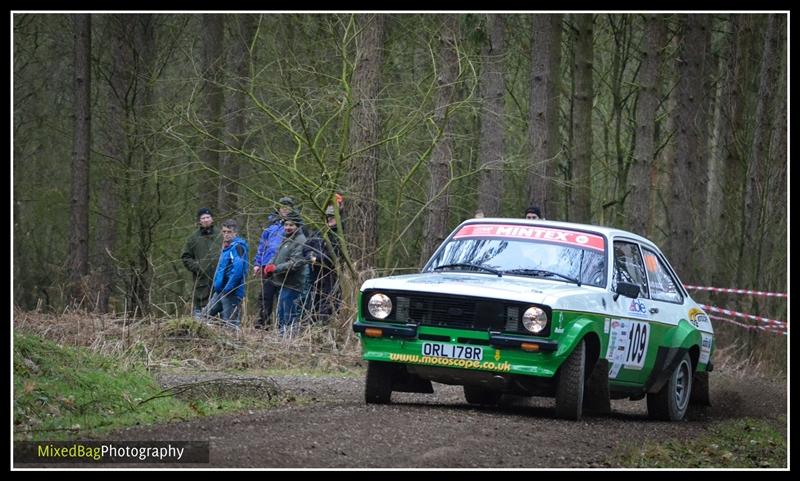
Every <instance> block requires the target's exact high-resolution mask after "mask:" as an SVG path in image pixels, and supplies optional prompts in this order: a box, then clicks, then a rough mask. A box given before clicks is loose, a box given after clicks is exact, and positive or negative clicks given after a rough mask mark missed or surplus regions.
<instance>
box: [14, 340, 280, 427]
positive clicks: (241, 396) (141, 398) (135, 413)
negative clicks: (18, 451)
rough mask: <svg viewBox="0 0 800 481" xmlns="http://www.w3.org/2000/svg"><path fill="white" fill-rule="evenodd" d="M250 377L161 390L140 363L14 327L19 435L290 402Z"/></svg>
mask: <svg viewBox="0 0 800 481" xmlns="http://www.w3.org/2000/svg"><path fill="white" fill-rule="evenodd" d="M246 381H247V380H244V382H242V381H241V380H240V382H237V383H236V384H235V386H231V385H228V386H224V387H223V388H222V389H220V386H212V385H201V386H189V387H191V389H189V387H186V388H185V389H183V391H182V392H177V391H175V390H174V389H173V390H172V391H170V390H162V389H161V387H160V386H158V384H157V383H156V382H155V380H154V379H153V377H152V375H151V374H150V373H148V372H147V370H146V369H144V367H142V366H140V365H127V366H123V365H121V363H120V362H119V361H118V360H115V359H112V358H109V357H107V356H103V355H100V354H97V353H93V352H91V351H89V350H88V349H86V348H80V347H65V346H61V345H59V344H56V343H55V342H52V341H49V340H45V339H42V338H40V337H37V336H34V335H30V334H24V333H20V332H15V335H14V439H16V440H45V439H46V440H62V439H71V438H74V437H77V436H81V437H84V436H92V435H96V434H99V433H102V432H105V431H108V430H113V429H117V428H121V427H125V426H132V425H136V424H151V423H156V422H168V421H174V420H186V419H190V418H193V417H198V416H207V415H210V414H216V413H223V412H230V411H240V410H244V409H253V408H266V407H269V406H273V405H276V404H281V403H283V402H287V400H286V399H282V398H281V396H280V395H279V393H278V391H277V390H274V389H272V388H271V387H270V386H267V385H265V384H263V383H259V382H255V381H252V380H251V381H250V382H246ZM214 387H215V388H216V389H212V388H214ZM231 387H234V388H236V389H231ZM226 393H235V395H226Z"/></svg>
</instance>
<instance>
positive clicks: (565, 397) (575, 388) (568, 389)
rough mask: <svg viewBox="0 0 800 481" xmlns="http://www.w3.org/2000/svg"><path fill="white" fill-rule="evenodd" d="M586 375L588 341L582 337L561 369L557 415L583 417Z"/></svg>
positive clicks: (557, 385)
mask: <svg viewBox="0 0 800 481" xmlns="http://www.w3.org/2000/svg"><path fill="white" fill-rule="evenodd" d="M585 375H586V341H585V340H583V339H581V342H580V343H579V344H578V345H577V346H576V347H575V349H574V350H573V351H572V353H571V354H570V355H569V357H568V358H567V360H566V361H564V364H562V365H561V368H560V369H559V373H558V383H557V384H556V416H558V417H560V418H562V419H572V420H578V419H580V418H581V415H582V414H583V387H584V382H585V380H586V379H585Z"/></svg>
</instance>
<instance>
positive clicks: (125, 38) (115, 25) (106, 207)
mask: <svg viewBox="0 0 800 481" xmlns="http://www.w3.org/2000/svg"><path fill="white" fill-rule="evenodd" d="M129 20H130V19H129V17H128V16H126V15H109V16H108V17H107V18H106V26H107V31H108V32H109V44H110V45H109V48H110V50H111V53H112V57H111V59H112V60H111V68H110V71H109V73H108V82H109V85H108V100H107V106H108V107H107V113H106V121H105V122H104V123H103V125H102V128H101V129H100V130H99V132H100V135H101V136H102V138H103V142H102V146H101V148H104V155H103V157H104V158H105V160H104V161H103V163H104V165H103V173H104V175H103V176H102V179H101V181H100V192H99V201H98V203H97V204H98V211H99V212H98V217H97V226H96V234H95V237H96V242H95V244H96V250H95V254H94V256H93V257H94V261H93V264H94V271H95V274H94V286H95V291H96V292H97V302H96V305H95V309H96V310H97V311H98V312H108V310H109V307H110V298H111V288H112V286H113V284H114V271H115V263H114V259H113V257H112V256H114V255H116V250H117V229H118V228H119V217H120V211H119V186H118V184H117V182H118V181H117V179H125V178H127V176H126V175H124V174H120V172H124V169H125V166H127V164H128V159H129V158H130V155H131V154H130V151H129V150H130V149H129V142H128V138H129V129H130V125H129V115H130V111H129V110H130V109H129V106H128V98H129V92H130V91H131V89H132V88H133V85H132V84H133V82H134V79H133V75H132V70H131V69H132V67H133V65H134V64H135V58H134V56H133V50H132V49H131V48H130V45H129V43H128V42H129V41H130V38H131V36H132V34H133V30H132V27H133V22H130V21H129Z"/></svg>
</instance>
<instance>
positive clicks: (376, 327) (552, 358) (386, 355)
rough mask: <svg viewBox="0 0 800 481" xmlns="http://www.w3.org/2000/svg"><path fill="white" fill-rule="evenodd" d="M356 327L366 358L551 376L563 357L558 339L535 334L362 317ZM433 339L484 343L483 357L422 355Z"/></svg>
mask: <svg viewBox="0 0 800 481" xmlns="http://www.w3.org/2000/svg"><path fill="white" fill-rule="evenodd" d="M368 329H369V332H368V331H367V330H368ZM353 331H355V332H356V333H358V334H360V335H361V345H362V349H363V358H364V359H365V360H368V361H383V362H398V363H404V364H416V365H427V366H439V367H449V368H456V369H475V370H481V371H494V372H502V373H510V374H522V375H527V376H538V377H552V376H554V375H555V373H556V371H557V370H558V367H559V366H560V365H561V363H562V362H563V360H564V358H563V357H560V356H556V355H555V352H556V351H557V349H558V343H557V342H556V341H551V340H544V339H540V338H536V337H532V336H531V337H528V336H514V335H508V334H502V333H498V332H489V331H472V330H462V329H449V328H442V327H433V326H418V325H416V324H397V325H392V324H389V323H365V322H362V321H357V322H356V323H354V324H353ZM432 340H433V341H436V342H446V343H453V344H467V345H473V346H481V349H482V350H483V357H482V359H481V360H480V361H465V360H462V359H451V358H442V357H433V356H425V355H423V354H422V345H423V343H425V342H427V341H432ZM523 347H524V348H525V349H526V350H523ZM533 350H535V352H532V351H533Z"/></svg>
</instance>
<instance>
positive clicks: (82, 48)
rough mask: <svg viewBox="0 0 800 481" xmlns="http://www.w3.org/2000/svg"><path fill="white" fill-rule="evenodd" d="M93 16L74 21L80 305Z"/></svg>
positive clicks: (74, 263)
mask: <svg viewBox="0 0 800 481" xmlns="http://www.w3.org/2000/svg"><path fill="white" fill-rule="evenodd" d="M91 18H92V17H91V15H89V14H78V15H74V16H73V17H72V19H73V26H74V29H75V33H74V38H75V74H74V76H75V103H74V110H75V124H74V130H73V134H74V137H73V141H74V143H73V152H72V194H71V196H70V236H69V252H70V256H69V259H70V267H69V281H70V297H71V300H70V301H71V302H72V303H80V302H81V301H82V300H83V298H84V296H85V295H86V294H87V293H86V292H84V287H83V286H84V280H85V278H86V276H87V275H88V274H89V151H90V149H91V145H92V138H91V121H92V118H91V89H90V87H91V80H92V74H91V61H92V60H91V59H92V23H91Z"/></svg>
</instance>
